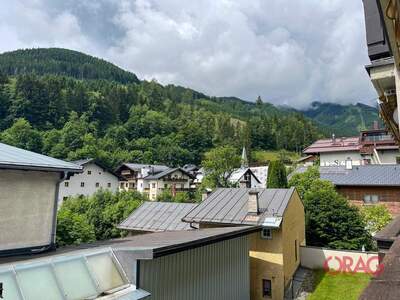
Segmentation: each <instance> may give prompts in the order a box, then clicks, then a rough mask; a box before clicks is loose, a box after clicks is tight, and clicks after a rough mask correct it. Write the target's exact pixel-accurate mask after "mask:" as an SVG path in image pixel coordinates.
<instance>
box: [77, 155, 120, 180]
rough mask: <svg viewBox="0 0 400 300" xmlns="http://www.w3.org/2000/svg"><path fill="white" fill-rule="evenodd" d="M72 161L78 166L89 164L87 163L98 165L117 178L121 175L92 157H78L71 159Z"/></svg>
mask: <svg viewBox="0 0 400 300" xmlns="http://www.w3.org/2000/svg"><path fill="white" fill-rule="evenodd" d="M72 163H74V164H76V165H78V166H82V167H84V166H85V165H87V164H89V163H93V164H95V165H97V166H99V167H100V168H102V169H104V170H106V171H107V172H108V173H110V174H112V175H114V176H115V177H118V179H122V177H121V176H119V175H118V174H116V173H115V172H114V171H112V170H110V169H108V168H107V167H106V166H104V165H103V164H102V163H100V162H98V161H97V160H96V159H94V158H85V159H78V160H73V161H72Z"/></svg>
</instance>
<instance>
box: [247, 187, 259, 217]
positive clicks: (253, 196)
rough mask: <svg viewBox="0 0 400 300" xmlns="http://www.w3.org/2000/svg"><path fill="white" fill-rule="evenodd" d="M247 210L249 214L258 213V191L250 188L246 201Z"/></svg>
mask: <svg viewBox="0 0 400 300" xmlns="http://www.w3.org/2000/svg"><path fill="white" fill-rule="evenodd" d="M247 212H248V213H250V214H258V213H259V212H260V211H259V207H258V191H255V190H250V191H249V200H248V202H247Z"/></svg>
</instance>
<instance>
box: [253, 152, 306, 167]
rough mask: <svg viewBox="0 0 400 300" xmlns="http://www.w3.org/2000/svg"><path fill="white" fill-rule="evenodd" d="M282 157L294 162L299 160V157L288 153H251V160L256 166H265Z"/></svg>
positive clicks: (293, 153)
mask: <svg viewBox="0 0 400 300" xmlns="http://www.w3.org/2000/svg"><path fill="white" fill-rule="evenodd" d="M282 156H283V158H285V160H292V161H295V160H297V159H299V158H300V155H299V154H297V153H295V152H289V151H265V150H255V151H253V152H252V159H253V161H254V162H257V163H258V164H265V163H268V162H270V161H272V160H278V159H280V158H281V157H282Z"/></svg>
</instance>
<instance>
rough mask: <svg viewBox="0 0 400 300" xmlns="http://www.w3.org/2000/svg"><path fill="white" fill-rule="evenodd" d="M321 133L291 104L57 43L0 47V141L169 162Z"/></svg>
mask: <svg viewBox="0 0 400 300" xmlns="http://www.w3.org/2000/svg"><path fill="white" fill-rule="evenodd" d="M322 133H323V131H322V130H321V129H320V128H318V127H317V126H316V125H315V123H314V122H313V121H312V120H311V119H309V118H307V117H305V116H304V115H303V114H302V113H299V112H296V111H288V110H281V109H279V108H277V107H275V106H273V105H272V104H269V103H265V102H263V101H262V100H261V99H260V98H259V99H258V100H257V101H256V102H246V101H243V100H241V99H237V98H216V97H209V96H207V95H204V94H202V93H199V92H196V91H194V90H191V89H188V88H184V87H180V86H174V85H167V86H163V85H161V84H159V83H157V82H156V81H139V80H138V79H137V77H136V76H135V75H134V74H132V73H130V72H126V71H124V70H122V69H120V68H118V67H117V66H115V65H113V64H111V63H108V62H106V61H104V60H100V59H97V58H94V57H92V56H88V55H85V54H82V53H79V52H75V51H70V50H66V49H55V48H54V49H31V50H18V51H14V52H9V53H4V54H1V55H0V140H1V141H2V142H5V143H8V144H12V145H16V146H18V147H22V148H26V149H29V150H32V151H36V152H40V153H44V154H47V155H50V156H53V157H58V158H63V159H69V160H73V159H79V158H85V157H94V158H97V159H98V160H100V161H101V162H102V163H104V164H105V165H107V166H109V167H112V168H113V167H116V166H117V165H118V164H120V163H121V162H124V161H131V162H144V163H164V164H168V165H171V166H179V165H183V164H185V163H196V164H198V163H200V162H201V160H202V157H203V154H204V153H205V152H206V151H207V150H209V149H211V148H214V147H217V146H220V145H232V146H234V147H235V148H237V149H238V151H239V150H240V148H242V147H243V146H246V148H247V149H249V150H252V149H253V150H254V149H264V150H279V149H286V150H291V151H300V150H301V149H302V148H304V147H305V146H307V145H308V144H310V143H311V142H312V141H314V140H315V139H316V138H319V137H321V136H322Z"/></svg>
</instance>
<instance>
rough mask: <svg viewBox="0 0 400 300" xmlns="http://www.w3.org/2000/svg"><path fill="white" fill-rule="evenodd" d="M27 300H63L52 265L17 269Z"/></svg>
mask: <svg viewBox="0 0 400 300" xmlns="http://www.w3.org/2000/svg"><path fill="white" fill-rule="evenodd" d="M15 271H16V272H17V277H18V283H19V287H20V288H21V291H22V294H23V296H24V299H25V300H63V296H62V292H61V291H60V289H59V287H58V284H57V281H56V278H55V276H54V273H53V271H52V269H51V265H50V264H35V265H33V264H31V265H23V266H17V267H15Z"/></svg>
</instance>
